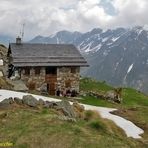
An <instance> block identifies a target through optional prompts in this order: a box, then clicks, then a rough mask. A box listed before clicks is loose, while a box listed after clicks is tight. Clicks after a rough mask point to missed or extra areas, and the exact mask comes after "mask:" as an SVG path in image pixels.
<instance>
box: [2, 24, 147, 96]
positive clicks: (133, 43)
mask: <svg viewBox="0 0 148 148" xmlns="http://www.w3.org/2000/svg"><path fill="white" fill-rule="evenodd" d="M0 39H1V37H0ZM6 39H7V38H6ZM29 42H30V43H47V44H48V43H53V44H74V45H75V46H77V48H78V49H79V50H80V51H81V53H82V54H83V55H84V56H85V58H86V59H87V61H88V63H89V65H90V67H88V68H83V69H82V75H84V76H89V77H93V78H95V79H97V80H100V81H106V82H108V83H110V84H111V85H114V86H128V87H133V88H136V89H138V90H140V91H142V92H145V93H147V94H148V31H147V30H146V29H144V28H143V27H141V26H136V27H133V28H116V29H108V30H102V29H100V28H95V29H93V30H92V31H89V32H86V33H81V32H69V31H60V32H57V33H56V34H53V35H50V36H48V37H44V36H36V37H35V38H33V39H32V40H31V41H29Z"/></svg>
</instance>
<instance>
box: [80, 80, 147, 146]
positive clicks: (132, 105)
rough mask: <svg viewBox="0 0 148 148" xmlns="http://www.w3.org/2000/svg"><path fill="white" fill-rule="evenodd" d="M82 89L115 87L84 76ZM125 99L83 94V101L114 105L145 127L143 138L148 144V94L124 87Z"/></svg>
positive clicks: (96, 104)
mask: <svg viewBox="0 0 148 148" xmlns="http://www.w3.org/2000/svg"><path fill="white" fill-rule="evenodd" d="M80 88H81V91H83V92H86V94H87V92H88V91H92V90H93V91H99V92H100V91H103V92H107V91H109V90H113V89H114V88H113V87H111V86H109V85H107V84H105V83H103V82H101V83H100V82H97V81H94V80H92V79H89V78H84V79H82V80H81V83H80ZM122 98H123V101H122V103H121V104H117V103H111V102H108V101H106V100H102V99H99V98H95V97H92V96H89V95H86V96H82V100H80V102H81V103H84V104H90V105H95V106H103V107H114V108H117V109H118V110H119V112H118V113H117V114H118V115H120V116H123V117H124V118H127V119H128V120H130V121H132V122H134V123H135V124H136V125H137V126H139V127H141V128H142V129H144V131H145V132H144V134H143V140H144V141H146V142H145V143H146V144H147V146H148V140H147V139H148V96H147V95H145V94H143V93H141V92H139V91H137V90H135V89H132V88H123V90H122Z"/></svg>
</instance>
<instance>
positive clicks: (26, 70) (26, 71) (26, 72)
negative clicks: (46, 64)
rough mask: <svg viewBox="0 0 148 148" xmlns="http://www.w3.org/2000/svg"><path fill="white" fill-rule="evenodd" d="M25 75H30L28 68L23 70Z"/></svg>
mask: <svg viewBox="0 0 148 148" xmlns="http://www.w3.org/2000/svg"><path fill="white" fill-rule="evenodd" d="M25 75H30V68H28V67H26V68H25Z"/></svg>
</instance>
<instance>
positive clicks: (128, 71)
mask: <svg viewBox="0 0 148 148" xmlns="http://www.w3.org/2000/svg"><path fill="white" fill-rule="evenodd" d="M133 65H134V64H131V65H130V66H129V68H128V70H127V74H128V73H130V71H131V70H132V68H133Z"/></svg>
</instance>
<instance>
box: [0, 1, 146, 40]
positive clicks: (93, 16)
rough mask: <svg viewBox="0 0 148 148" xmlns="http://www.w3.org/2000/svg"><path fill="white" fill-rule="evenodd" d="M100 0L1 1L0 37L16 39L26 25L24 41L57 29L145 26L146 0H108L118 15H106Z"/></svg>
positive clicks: (82, 29)
mask: <svg viewBox="0 0 148 148" xmlns="http://www.w3.org/2000/svg"><path fill="white" fill-rule="evenodd" d="M100 2H101V0H54V1H53V0H1V5H0V34H6V35H12V36H16V35H18V34H19V30H20V28H21V24H22V23H24V22H25V24H26V26H25V38H26V39H30V38H32V37H34V36H35V35H38V34H40V35H49V34H52V33H54V32H57V31H59V30H71V31H75V30H78V31H83V32H84V31H88V30H90V29H92V28H94V27H101V28H112V27H116V26H131V25H146V24H148V19H146V15H147V14H148V9H147V7H148V0H107V3H109V2H110V3H111V4H112V5H113V7H114V9H115V11H116V12H117V14H116V15H114V16H113V15H110V14H107V12H106V11H105V8H104V6H101V5H100Z"/></svg>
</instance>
